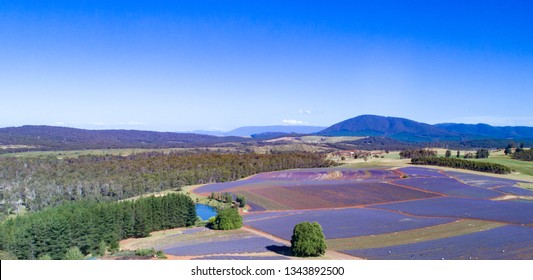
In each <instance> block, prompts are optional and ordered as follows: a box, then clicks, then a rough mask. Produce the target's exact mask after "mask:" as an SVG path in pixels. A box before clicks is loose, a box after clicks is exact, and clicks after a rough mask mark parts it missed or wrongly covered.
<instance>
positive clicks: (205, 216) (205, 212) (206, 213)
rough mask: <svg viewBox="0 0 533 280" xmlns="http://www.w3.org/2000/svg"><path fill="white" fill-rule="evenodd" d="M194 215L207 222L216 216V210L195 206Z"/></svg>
mask: <svg viewBox="0 0 533 280" xmlns="http://www.w3.org/2000/svg"><path fill="white" fill-rule="evenodd" d="M196 215H198V217H200V219H202V220H204V221H205V220H209V218H211V217H214V216H216V215H217V210H216V209H215V207H212V206H209V205H205V204H196Z"/></svg>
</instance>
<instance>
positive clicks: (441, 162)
mask: <svg viewBox="0 0 533 280" xmlns="http://www.w3.org/2000/svg"><path fill="white" fill-rule="evenodd" d="M411 163H412V164H422V165H436V166H445V167H453V168H461V169H468V170H473V171H480V172H489V173H496V174H509V173H511V168H509V167H507V166H505V165H501V164H498V163H489V162H479V161H472V160H463V159H458V158H445V157H416V158H412V159H411Z"/></svg>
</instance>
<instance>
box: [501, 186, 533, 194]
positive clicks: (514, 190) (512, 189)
mask: <svg viewBox="0 0 533 280" xmlns="http://www.w3.org/2000/svg"><path fill="white" fill-rule="evenodd" d="M495 190H498V191H501V192H504V193H508V194H514V195H522V196H533V191H530V190H526V189H522V188H518V187H501V188H497V189H495Z"/></svg>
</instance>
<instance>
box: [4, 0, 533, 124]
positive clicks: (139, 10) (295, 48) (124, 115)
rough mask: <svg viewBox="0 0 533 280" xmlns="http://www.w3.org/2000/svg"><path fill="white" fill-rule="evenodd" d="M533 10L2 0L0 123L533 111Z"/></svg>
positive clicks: (488, 118) (525, 114) (521, 6)
mask: <svg viewBox="0 0 533 280" xmlns="http://www.w3.org/2000/svg"><path fill="white" fill-rule="evenodd" d="M399 2H405V3H399ZM465 2H468V3H465ZM532 14H533V4H532V2H531V1H498V2H496V1H494V2H492V1H395V2H392V1H331V0H330V1H277V0H270V1H221V0H219V1H73V0H70V1H59V0H56V1H24V0H19V1H0V108H1V109H0V126H1V127H5V126H19V125H24V124H46V125H62V126H71V127H82V128H102V129H103V128H127V129H149V130H162V131H187V130H195V129H209V130H231V129H233V128H236V127H239V126H245V125H274V124H308V125H321V126H328V125H331V124H333V123H336V122H339V121H342V120H344V119H347V118H351V117H354V116H357V115H361V114H377V115H386V116H397V117H405V118H410V119H413V120H417V121H421V122H427V123H440V122H465V123H478V122H484V123H489V124H493V125H526V126H533V110H532V107H531V104H533V102H532V101H533V17H532V16H531V15H532Z"/></svg>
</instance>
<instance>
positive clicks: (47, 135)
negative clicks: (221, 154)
mask: <svg viewBox="0 0 533 280" xmlns="http://www.w3.org/2000/svg"><path fill="white" fill-rule="evenodd" d="M246 141H249V139H247V138H241V137H216V136H210V135H202V134H194V133H174V132H154V131H141V130H87V129H77V128H68V127H57V126H31V125H26V126H21V127H6V128H0V145H20V146H31V148H28V147H20V148H18V149H14V150H13V149H11V151H15V150H16V151H23V150H41V151H46V150H84V149H118V148H178V147H201V146H206V145H213V144H218V143H228V142H246Z"/></svg>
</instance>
